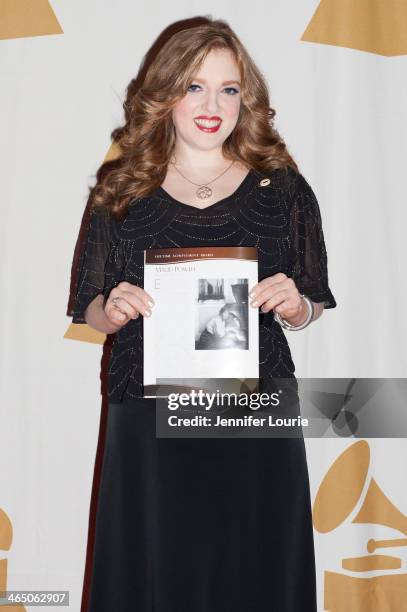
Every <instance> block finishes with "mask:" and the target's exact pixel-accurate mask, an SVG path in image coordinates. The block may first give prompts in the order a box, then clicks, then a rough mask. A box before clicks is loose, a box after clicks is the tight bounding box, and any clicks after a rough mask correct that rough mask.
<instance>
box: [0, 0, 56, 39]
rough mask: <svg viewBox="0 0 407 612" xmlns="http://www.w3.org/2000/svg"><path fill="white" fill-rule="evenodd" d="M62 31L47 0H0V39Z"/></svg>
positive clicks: (46, 34) (45, 34) (44, 34)
mask: <svg viewBox="0 0 407 612" xmlns="http://www.w3.org/2000/svg"><path fill="white" fill-rule="evenodd" d="M63 33H64V32H63V30H62V28H61V26H60V25H59V22H58V19H57V18H56V16H55V13H54V11H53V10H52V7H51V6H50V3H49V2H48V0H1V1H0V39H2V40H9V39H12V38H25V37H27V36H48V35H49V34H63Z"/></svg>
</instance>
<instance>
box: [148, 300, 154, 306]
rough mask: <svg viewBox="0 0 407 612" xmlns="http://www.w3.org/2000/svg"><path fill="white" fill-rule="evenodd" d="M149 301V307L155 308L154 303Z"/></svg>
mask: <svg viewBox="0 0 407 612" xmlns="http://www.w3.org/2000/svg"><path fill="white" fill-rule="evenodd" d="M147 301H148V305H149V306H151V308H152V307H153V306H154V302H152V301H151V300H147Z"/></svg>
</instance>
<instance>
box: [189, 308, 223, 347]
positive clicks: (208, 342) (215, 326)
mask: <svg viewBox="0 0 407 612" xmlns="http://www.w3.org/2000/svg"><path fill="white" fill-rule="evenodd" d="M229 318H230V311H229V308H228V306H227V304H225V305H224V306H222V308H221V309H220V310H219V312H218V314H217V315H215V316H214V317H212V318H211V319H209V321H208V322H207V324H206V325H205V329H204V330H203V332H202V333H201V335H200V336H199V340H198V342H197V347H196V348H197V349H199V350H204V349H212V350H213V349H216V348H218V346H219V340H220V339H221V338H224V337H225V336H226V334H227V332H228V327H227V323H228V320H229Z"/></svg>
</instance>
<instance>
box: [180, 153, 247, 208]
mask: <svg viewBox="0 0 407 612" xmlns="http://www.w3.org/2000/svg"><path fill="white" fill-rule="evenodd" d="M234 163H235V160H233V161H232V163H231V164H230V165H229V166H228V167H227V168H226V169H225V170H223V172H221V174H219V176H217V177H216V178H214V179H212V180H211V181H208V182H207V183H194V182H193V181H191V180H189V178H187V177H186V176H184V175H183V174H182V172H181V170H178V168H177V166H176V165H175V161H174V162H172V164H173V166H174V168H175V170H176V171H177V172H178V173H179V174H180V175H181V176H182V178H184V179H185V180H186V181H188V183H191V185H195V186H196V187H198V189H197V190H196V195H197V197H198V198H200V199H201V200H206V199H207V198H210V197H211V195H212V189H211V188H210V187H208V185H210V184H211V183H214V182H215V181H217V180H218V178H220V177H221V176H223V175H224V174H225V172H227V171H228V170H229V169H230V168H231V167H232V166H233V164H234Z"/></svg>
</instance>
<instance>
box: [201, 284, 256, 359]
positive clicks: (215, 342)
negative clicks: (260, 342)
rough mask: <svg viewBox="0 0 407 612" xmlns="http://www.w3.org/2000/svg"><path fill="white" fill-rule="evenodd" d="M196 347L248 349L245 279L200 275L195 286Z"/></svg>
mask: <svg viewBox="0 0 407 612" xmlns="http://www.w3.org/2000/svg"><path fill="white" fill-rule="evenodd" d="M197 291H198V297H197V308H196V331H195V349H196V350H201V351H203V350H212V351H214V350H224V349H230V348H237V349H243V350H248V348H249V338H248V335H249V328H248V302H249V284H248V279H247V278H236V279H235V278H200V279H199V280H198V285H197Z"/></svg>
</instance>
